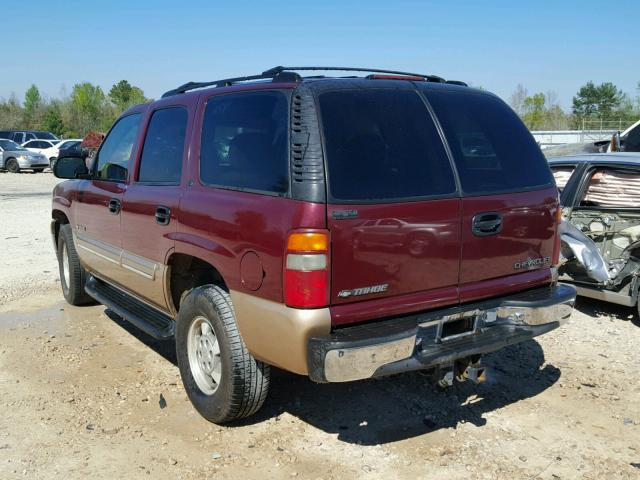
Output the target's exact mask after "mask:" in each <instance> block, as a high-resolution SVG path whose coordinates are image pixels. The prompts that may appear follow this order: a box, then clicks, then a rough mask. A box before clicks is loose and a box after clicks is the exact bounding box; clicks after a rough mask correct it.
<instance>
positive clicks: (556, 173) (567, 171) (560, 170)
mask: <svg viewBox="0 0 640 480" xmlns="http://www.w3.org/2000/svg"><path fill="white" fill-rule="evenodd" d="M574 170H575V167H568V166H562V167H551V173H553V179H554V180H555V181H556V186H557V187H558V191H559V192H560V193H562V191H563V190H564V187H566V186H567V183H568V182H569V179H570V178H571V175H573V171H574Z"/></svg>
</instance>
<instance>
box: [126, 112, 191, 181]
mask: <svg viewBox="0 0 640 480" xmlns="http://www.w3.org/2000/svg"><path fill="white" fill-rule="evenodd" d="M187 120H188V116H187V111H186V110H185V109H184V108H181V107H177V108H175V107H174V108H164V109H162V110H157V111H155V112H154V113H153V116H152V117H151V121H150V122H149V128H148V130H147V135H146V137H145V140H144V146H143V147H142V157H141V159H140V173H139V174H138V181H140V182H162V183H180V174H181V172H182V156H183V153H184V139H185V134H186V131H187Z"/></svg>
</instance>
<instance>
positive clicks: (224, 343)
mask: <svg viewBox="0 0 640 480" xmlns="http://www.w3.org/2000/svg"><path fill="white" fill-rule="evenodd" d="M176 354H177V357H178V367H179V368H180V375H181V376H182V383H183V384H184V388H185V390H186V392H187V395H188V396H189V400H191V403H192V404H193V406H194V407H195V409H196V410H197V411H198V413H200V415H202V416H203V417H204V418H206V419H207V420H209V421H210V422H213V423H226V422H230V421H232V420H237V419H240V418H244V417H248V416H249V415H252V414H254V413H255V412H257V411H258V410H259V409H260V407H262V404H263V403H264V401H265V399H266V397H267V392H268V390H269V377H270V367H269V365H267V364H266V363H263V362H260V361H258V360H256V359H255V358H253V356H252V355H251V354H250V353H249V351H248V350H247V347H246V345H245V344H244V341H243V340H242V337H241V336H240V332H239V331H238V325H237V323H236V319H235V313H234V310H233V306H232V304H231V297H230V296H229V294H228V293H227V292H226V291H224V290H223V289H222V288H220V287H219V286H216V285H204V286H201V287H197V288H194V289H193V290H192V291H191V292H190V293H188V294H187V296H186V297H185V298H184V300H183V301H182V302H181V304H180V311H179V313H178V319H177V325H176Z"/></svg>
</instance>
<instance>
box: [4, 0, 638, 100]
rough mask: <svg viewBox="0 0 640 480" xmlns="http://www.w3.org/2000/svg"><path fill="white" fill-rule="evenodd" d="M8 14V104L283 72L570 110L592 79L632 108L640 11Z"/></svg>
mask: <svg viewBox="0 0 640 480" xmlns="http://www.w3.org/2000/svg"><path fill="white" fill-rule="evenodd" d="M6 1H7V0H5V2H6ZM3 3H4V2H3ZM12 12H13V13H12V14H11V19H10V20H7V19H6V18H5V21H4V22H3V39H4V40H3V45H4V46H5V49H3V50H4V61H3V62H2V65H1V66H0V97H8V96H9V95H10V94H11V93H12V92H15V93H16V94H17V95H18V97H19V98H20V99H22V98H23V95H24V92H25V90H26V89H27V88H28V87H29V85H30V84H32V83H35V84H36V85H38V87H39V88H40V90H41V92H42V93H44V94H46V95H48V96H50V97H57V96H60V95H61V93H62V92H63V91H64V90H63V87H64V88H66V91H67V92H68V91H70V90H71V87H72V86H73V84H74V83H78V82H81V81H89V82H92V83H96V84H98V85H100V86H102V87H103V88H104V89H105V90H107V91H108V89H109V88H110V86H111V85H112V84H113V83H115V82H117V81H118V80H121V79H123V78H124V79H127V80H129V81H130V82H131V83H132V84H135V85H137V86H139V87H141V88H142V89H143V90H144V91H145V93H146V95H147V96H149V97H155V98H157V97H159V96H160V95H161V94H162V93H163V92H164V91H166V90H169V89H171V88H172V87H175V86H177V85H179V84H182V83H184V82H185V81H188V80H211V79H216V78H221V77H227V76H234V75H243V74H252V73H256V72H259V71H262V70H264V69H266V68H268V67H271V66H275V65H283V64H290V65H291V64H295V65H313V64H315V65H340V66H343V65H351V66H367V67H379V68H390V69H399V70H406V71H415V72H420V73H433V74H437V75H440V76H443V77H445V78H448V79H456V80H464V81H467V82H469V83H471V84H473V85H475V86H482V87H484V88H486V89H487V90H490V91H493V92H495V93H497V94H498V95H500V96H502V97H503V98H505V99H506V98H508V97H509V95H510V94H511V92H513V91H514V90H515V87H516V85H517V84H518V83H521V84H523V85H524V86H525V87H526V88H527V89H528V90H529V92H530V93H533V92H538V91H542V92H547V91H555V92H556V93H557V95H558V98H559V100H560V102H561V104H562V106H563V107H565V108H568V107H570V105H571V98H572V96H573V95H574V94H575V92H576V91H577V89H578V88H579V87H580V86H581V85H582V84H584V83H585V82H587V81H588V80H593V81H595V82H603V81H611V82H613V83H615V84H616V85H617V86H618V87H620V88H621V89H623V90H624V91H626V92H627V93H629V94H631V95H633V96H635V95H636V93H637V92H636V85H637V82H638V81H640V67H639V65H638V59H639V58H640V30H639V26H638V20H639V19H640V2H638V1H637V0H633V1H627V0H623V1H616V2H610V3H609V2H602V1H591V0H584V1H571V2H559V1H555V2H554V1H547V0H543V1H536V2H520V1H517V0H512V1H486V2H479V1H437V2H436V1H401V0H393V1H392V0H386V1H379V0H369V1H364V2H350V1H346V0H343V1H333V0H317V1H314V2H304V1H298V2H295V1H293V2H292V1H289V2H283V1H279V0H272V1H268V2H266V1H265V2H253V1H247V0H245V1H239V2H233V1H225V2H217V1H215V0H209V1H199V0H191V1H188V2H180V1H176V0H172V1H165V0H155V1H153V2H151V1H148V2H146V1H132V0H128V1H126V0H109V1H107V2H86V1H77V0H68V1H64V2H54V3H52V2H51V1H50V0H47V1H44V0H23V1H22V2H21V4H20V8H17V9H12ZM21 13H23V14H24V15H23V16H20V14H21ZM6 47H9V48H6ZM18 52H19V54H17V55H14V54H15V53H18Z"/></svg>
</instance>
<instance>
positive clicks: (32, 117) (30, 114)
mask: <svg viewBox="0 0 640 480" xmlns="http://www.w3.org/2000/svg"><path fill="white" fill-rule="evenodd" d="M41 106H42V97H41V96H40V90H38V87H36V86H35V85H31V86H30V87H29V89H28V90H27V91H26V92H25V94H24V124H25V126H26V127H27V128H35V127H36V126H37V124H38V123H39V118H38V117H39V115H38V114H39V113H40V112H39V110H40V107H41Z"/></svg>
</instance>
